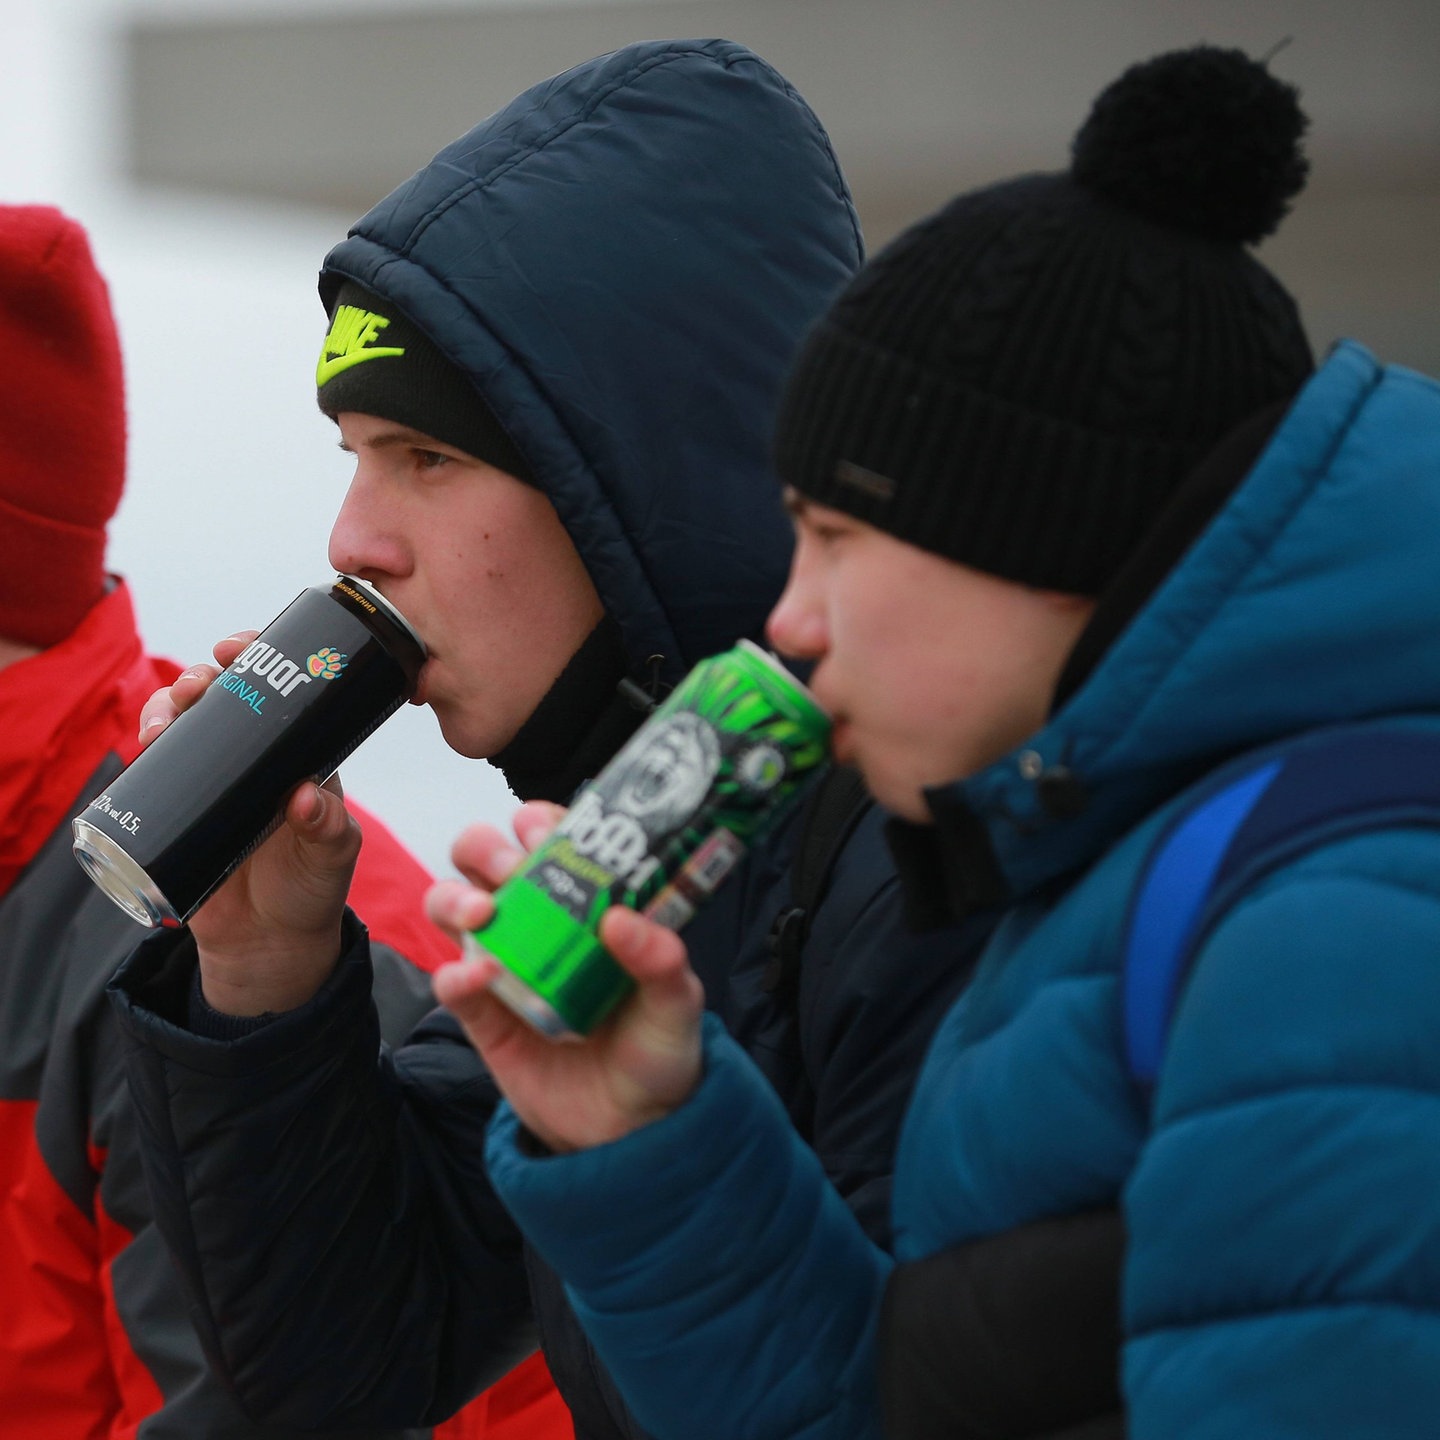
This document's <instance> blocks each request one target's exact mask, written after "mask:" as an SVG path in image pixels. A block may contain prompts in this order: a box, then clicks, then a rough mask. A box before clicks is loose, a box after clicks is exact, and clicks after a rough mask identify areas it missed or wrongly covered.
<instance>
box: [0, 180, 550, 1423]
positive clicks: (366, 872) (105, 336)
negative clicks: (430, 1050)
mask: <svg viewBox="0 0 1440 1440" xmlns="http://www.w3.org/2000/svg"><path fill="white" fill-rule="evenodd" d="M0 347H3V350H4V353H5V355H6V359H7V363H6V367H5V384H4V386H3V387H0V457H3V458H0V555H3V556H4V563H3V565H0V1295H3V1296H4V1303H3V1305H0V1432H3V1434H4V1435H5V1437H6V1440H122V1437H148V1440H161V1437H182V1436H183V1437H186V1440H206V1437H220V1436H225V1437H227V1440H241V1437H261V1436H277V1435H278V1434H279V1433H280V1432H278V1431H275V1430H273V1429H271V1428H269V1427H264V1426H258V1425H255V1424H253V1423H252V1422H250V1421H249V1420H247V1419H246V1418H245V1416H244V1415H243V1413H242V1412H241V1410H240V1408H239V1406H238V1404H237V1402H236V1401H235V1399H234V1398H233V1397H232V1396H231V1395H230V1394H229V1392H228V1391H226V1390H225V1389H223V1388H222V1387H221V1386H220V1385H219V1383H218V1382H217V1381H216V1380H215V1379H214V1378H213V1376H212V1375H211V1374H210V1372H209V1371H208V1369H207V1367H206V1365H205V1361H204V1358H203V1356H202V1354H201V1351H200V1346H199V1344H198V1342H197V1340H196V1338H195V1334H194V1331H193V1328H192V1325H191V1322H190V1319H189V1317H188V1315H187V1313H186V1307H185V1302H184V1300H183V1297H182V1295H181V1291H180V1287H179V1285H178V1283H177V1281H176V1278H175V1274H174V1269H173V1266H172V1264H171V1262H170V1260H169V1257H168V1256H167V1255H166V1254H164V1253H163V1250H162V1247H161V1244H160V1240H159V1237H158V1235H157V1234H156V1232H155V1229H154V1225H153V1223H152V1220H151V1216H150V1207H149V1198H148V1195H147V1193H146V1189H145V1183H144V1178H143V1175H142V1172H141V1165H140V1157H139V1152H138V1149H137V1144H136V1136H135V1128H136V1124H135V1118H134V1113H133V1111H132V1109H131V1105H130V1097H129V1092H128V1091H127V1089H126V1086H125V1083H124V1077H123V1072H122V1068H121V1054H120V1037H119V1033H118V1030H117V1028H116V1026H115V1024H114V1021H113V1019H112V1014H111V1011H110V1008H109V1006H108V1005H107V1004H106V1003H105V999H104V988H105V983H106V981H107V980H108V979H109V977H110V974H111V973H112V971H113V970H114V969H115V967H116V966H117V965H118V963H119V962H120V960H121V959H123V958H124V956H125V955H126V954H127V953H128V951H129V950H131V949H132V948H133V947H134V944H135V941H136V939H137V938H138V936H139V933H140V932H139V931H138V930H137V928H136V926H135V924H134V922H133V921H132V920H130V919H129V918H128V917H127V916H126V915H125V914H124V913H123V912H122V911H121V910H119V909H118V908H117V907H116V906H115V905H113V904H112V903H111V902H110V901H109V900H108V899H107V898H106V897H105V896H104V895H103V894H102V893H101V892H100V891H99V890H98V889H96V888H95V887H94V886H93V885H92V884H91V883H90V881H89V880H88V879H87V878H86V876H85V875H84V873H83V872H82V871H81V869H80V867H79V866H78V865H77V864H76V863H75V861H74V859H73V857H72V855H71V850H70V838H71V837H70V820H71V818H72V816H74V815H75V814H76V813H77V811H78V810H79V809H80V808H81V806H83V805H84V803H85V802H86V801H87V800H88V799H89V798H90V797H91V796H92V795H93V794H94V793H95V792H96V791H97V790H98V789H100V788H102V786H103V785H104V783H105V782H106V781H107V780H109V779H110V778H111V777H113V776H114V775H115V774H117V773H118V772H119V770H120V769H121V768H122V767H123V766H124V765H125V764H126V763H127V762H128V761H129V760H131V759H132V758H133V757H134V755H135V754H136V753H137V752H138V750H139V748H140V747H139V740H138V735H137V730H138V719H139V715H140V710H141V707H142V705H143V704H144V702H145V700H146V698H147V697H148V696H149V695H150V694H151V692H152V691H154V690H155V689H156V687H157V686H161V685H168V684H170V683H171V682H172V681H173V680H175V679H176V677H177V676H178V674H179V673H180V672H179V666H177V665H175V664H173V663H172V662H170V661H168V660H164V659H160V658H158V657H155V656H152V655H150V654H148V653H147V652H146V650H145V647H144V646H143V644H142V642H141V639H140V636H139V633H138V631H137V628H136V621H135V611H134V607H133V605H132V602H131V597H130V592H129V589H128V587H127V586H126V584H125V582H124V580H123V579H121V578H119V577H118V576H114V575H111V574H109V573H107V571H106V569H105V541H106V527H107V525H108V522H109V520H110V518H111V516H112V515H113V513H114V511H115V509H116V507H117V505H118V504H119V502H120V497H121V493H122V490H123V487H124V480H125V400H124V382H123V372H122V364H121V355H120V344H119V339H118V337H117V334H116V330H115V325H114V321H113V318H112V316H111V311H110V303H109V296H108V291H107V288H106V284H105V280H104V278H103V277H102V275H101V274H100V272H99V271H98V270H97V268H96V266H95V263H94V260H93V258H92V255H91V250H90V245H89V241H88V239H87V237H86V234H85V231H84V230H83V229H82V228H81V226H80V225H78V224H77V223H76V222H75V221H73V220H71V219H69V218H68V217H67V216H65V215H63V214H62V213H61V212H60V211H58V210H55V209H53V208H50V207H47V206H0ZM352 809H354V807H352ZM355 813H356V814H357V815H358V818H359V820H360V824H361V828H362V830H363V833H364V845H363V848H362V851H361V856H360V861H359V868H358V871H357V875H356V882H355V889H354V891H353V892H352V894H353V896H354V897H355V903H356V908H357V911H358V913H359V914H360V915H361V917H362V918H363V919H364V921H365V923H366V925H367V926H368V928H369V930H370V934H371V937H372V942H373V943H374V944H375V946H376V953H377V958H378V964H377V970H376V983H375V993H376V999H377V1002H378V1004H379V1008H380V1014H381V1020H382V1028H383V1029H384V1030H385V1031H386V1032H387V1033H388V1034H389V1035H390V1036H391V1037H392V1038H393V1037H398V1036H400V1035H403V1034H404V1033H405V1032H406V1031H407V1030H408V1029H409V1028H410V1027H411V1025H413V1024H414V1022H415V1021H416V1020H417V1019H418V1018H419V1017H420V1016H421V1015H423V1014H424V1013H425V1012H426V1011H427V1010H428V1009H429V1008H430V1006H431V1004H432V1003H433V1002H432V1000H431V998H430V989H429V980H428V976H427V973H426V972H428V971H430V970H433V969H434V968H435V967H436V966H437V965H439V964H440V963H442V962H443V961H445V960H447V959H449V958H451V956H452V955H453V949H452V947H451V946H450V943H449V941H448V940H446V939H445V938H444V937H443V936H442V935H441V933H440V932H439V931H438V930H436V929H435V928H434V927H432V926H431V925H430V924H429V923H428V922H427V921H426V920H425V919H424V917H423V914H422V911H421V897H422V896H423V894H424V891H425V889H426V888H427V886H428V884H429V879H430V877H429V876H428V875H427V874H426V872H425V870H424V869H423V868H422V867H421V865H420V864H419V863H418V862H417V861H416V860H415V859H414V858H413V857H412V856H411V855H410V854H409V853H408V852H407V851H406V850H405V849H404V848H403V847H402V846H401V845H400V843H399V842H398V841H397V840H396V839H395V837H394V836H393V835H392V834H391V833H390V832H389V831H388V830H387V829H386V828H385V827H384V826H383V825H382V824H381V823H380V822H379V821H378V820H376V819H375V818H374V817H373V816H370V815H368V814H366V813H365V812H364V811H362V810H358V809H355ZM350 1433H351V1435H352V1436H353V1435H354V1433H355V1432H350ZM372 1433H379V1432H372ZM390 1433H398V1432H390ZM434 1434H435V1437H436V1440H521V1437H524V1440H559V1437H562V1436H563V1437H567V1440H568V1437H569V1436H570V1435H571V1434H572V1431H571V1428H570V1424H569V1419H568V1413H567V1412H566V1410H565V1408H564V1406H563V1404H562V1403H561V1401H560V1399H559V1397H558V1395H556V1393H555V1391H554V1387H553V1385H552V1384H551V1382H550V1379H549V1375H548V1373H547V1372H546V1370H545V1368H544V1364H543V1362H542V1361H541V1360H540V1358H539V1356H538V1355H537V1356H533V1357H532V1358H531V1359H530V1360H528V1361H526V1362H524V1363H523V1364H522V1365H521V1366H520V1367H518V1368H517V1369H516V1370H515V1371H512V1372H511V1374H510V1375H509V1376H507V1377H505V1379H503V1380H501V1381H500V1382H499V1383H498V1384H497V1385H495V1386H494V1387H492V1389H491V1390H489V1391H487V1392H485V1393H484V1394H482V1395H481V1396H479V1397H478V1398H477V1399H476V1400H475V1401H474V1402H473V1403H472V1404H471V1405H470V1406H468V1407H467V1408H466V1409H465V1410H463V1411H461V1412H460V1414H459V1415H457V1416H456V1417H455V1418H454V1419H453V1420H451V1421H449V1422H447V1424H446V1425H444V1426H442V1427H440V1428H439V1429H438V1430H436V1431H435V1432H434Z"/></svg>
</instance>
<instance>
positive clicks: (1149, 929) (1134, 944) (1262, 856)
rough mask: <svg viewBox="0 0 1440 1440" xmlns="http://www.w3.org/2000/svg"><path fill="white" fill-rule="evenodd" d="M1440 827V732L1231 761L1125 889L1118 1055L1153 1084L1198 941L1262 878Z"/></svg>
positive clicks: (1300, 745)
mask: <svg viewBox="0 0 1440 1440" xmlns="http://www.w3.org/2000/svg"><path fill="white" fill-rule="evenodd" d="M1417 824H1418V825H1440V737H1436V736H1434V735H1429V734H1419V733H1415V732H1411V731H1399V730H1376V729H1373V728H1370V727H1365V728H1355V729H1344V730H1334V731H1326V732H1318V733H1317V734H1316V735H1313V736H1308V737H1306V738H1305V739H1304V740H1300V741H1297V742H1294V743H1293V744H1291V745H1289V746H1287V747H1285V748H1282V749H1279V750H1273V751H1269V752H1266V753H1264V754H1262V755H1260V756H1258V757H1252V758H1250V759H1248V760H1245V761H1241V762H1238V763H1237V764H1236V765H1234V766H1230V767H1227V768H1226V769H1225V770H1224V771H1223V772H1221V773H1220V774H1219V775H1218V776H1216V777H1215V778H1214V779H1213V780H1211V781H1210V782H1208V783H1207V784H1206V785H1205V786H1204V787H1203V788H1202V789H1201V790H1200V791H1199V792H1198V793H1197V794H1196V796H1195V797H1194V798H1193V799H1192V800H1191V802H1190V803H1189V804H1188V805H1186V806H1184V807H1183V808H1182V809H1181V811H1180V813H1179V814H1178V815H1177V816H1176V817H1175V818H1174V820H1173V821H1172V822H1171V824H1170V825H1169V827H1168V828H1167V829H1166V830H1164V831H1163V832H1162V833H1161V835H1160V837H1159V839H1158V840H1157V841H1156V843H1155V846H1154V848H1153V849H1152V850H1151V852H1150V855H1149V857H1148V859H1147V860H1146V862H1145V865H1144V866H1143V867H1142V869H1141V872H1140V878H1139V880H1138V882H1137V884H1136V886H1135V889H1134V891H1133V893H1132V898H1131V905H1130V915H1129V919H1128V922H1127V926H1126V934H1125V942H1124V959H1123V964H1122V970H1121V997H1122V1002H1121V1003H1122V1006H1123V1013H1124V1029H1125V1058H1126V1063H1127V1065H1128V1066H1129V1069H1130V1073H1131V1075H1132V1076H1133V1077H1134V1078H1135V1080H1136V1081H1138V1082H1139V1084H1140V1085H1141V1086H1143V1087H1145V1088H1147V1089H1148V1088H1149V1087H1151V1086H1153V1085H1154V1083H1155V1080H1156V1077H1157V1076H1158V1075H1159V1073H1160V1062H1161V1060H1162V1058H1163V1056H1164V1053H1165V1041H1166V1037H1167V1036H1168V1034H1169V1030H1170V1022H1171V1020H1172V1018H1173V1016H1174V1013H1175V1009H1176V1006H1177V1005H1178V1003H1179V999H1180V995H1181V992H1182V991H1183V989H1184V986H1185V981H1186V978H1187V976H1188V974H1189V970H1190V966H1191V964H1192V962H1193V959H1194V956H1195V953H1196V952H1197V950H1198V949H1199V945H1200V941H1201V940H1202V939H1203V937H1204V935H1205V933H1206V932H1207V931H1208V930H1209V928H1210V926H1211V925H1212V924H1213V923H1214V922H1215V920H1216V919H1217V918H1218V917H1219V916H1220V915H1222V914H1223V913H1224V912H1225V911H1226V909H1228V908H1229V906H1230V905H1231V904H1233V903H1234V901H1235V899H1236V898H1237V897H1238V896H1239V895H1240V894H1241V893H1242V892H1243V891H1244V890H1245V889H1246V888H1247V887H1248V886H1250V885H1252V884H1254V883H1255V881H1256V880H1258V879H1259V878H1260V877H1261V876H1262V875H1264V874H1266V873H1268V872H1269V871H1270V870H1273V869H1275V868H1276V867H1277V866H1279V865H1282V864H1284V863H1285V862H1286V861H1288V860H1290V859H1292V858H1294V857H1295V856H1296V855H1299V854H1301V853H1303V852H1304V851H1305V850H1307V849H1310V848H1312V847H1314V846H1316V845H1318V844H1321V843H1324V842H1326V841H1330V840H1335V839H1339V838H1340V837H1342V836H1344V835H1349V834H1353V833H1355V832H1357V831H1360V830H1366V829H1377V828H1380V827H1382V826H1393V825H1417Z"/></svg>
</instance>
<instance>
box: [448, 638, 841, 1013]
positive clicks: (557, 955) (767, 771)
mask: <svg viewBox="0 0 1440 1440" xmlns="http://www.w3.org/2000/svg"><path fill="white" fill-rule="evenodd" d="M829 738H830V720H829V717H828V716H826V714H825V712H824V711H823V710H821V708H820V707H819V705H817V704H816V702H815V700H814V698H813V697H812V696H811V695H810V692H809V691H808V690H806V689H805V687H804V686H803V685H801V684H800V682H799V681H798V680H797V679H796V678H795V677H794V676H793V675H791V674H790V673H789V671H787V670H785V669H783V668H782V667H781V666H780V664H779V663H778V662H777V661H776V660H775V659H774V658H773V657H772V656H770V655H769V654H767V653H766V652H765V651H764V650H762V649H760V647H759V646H758V645H754V644H752V643H751V642H750V641H748V640H743V641H741V642H740V644H739V645H738V646H736V648H735V649H733V650H729V651H726V652H725V653H724V654H723V655H717V656H715V657H713V658H712V659H709V660H704V661H702V662H701V663H700V664H699V665H697V666H696V667H695V668H694V669H693V670H691V672H690V673H689V675H687V676H686V677H685V679H684V680H682V681H681V682H680V684H679V685H678V686H677V687H676V688H675V690H674V691H673V692H672V694H671V695H670V696H669V697H668V698H667V699H666V700H665V702H664V703H663V704H662V705H661V706H660V707H659V708H658V709H657V710H656V711H655V713H654V714H653V715H652V716H651V717H650V718H649V719H648V720H647V721H646V722H645V724H644V725H642V726H641V727H640V729H639V730H637V731H636V732H635V734H634V735H633V736H632V737H631V738H630V740H629V741H628V743H627V744H626V745H625V747H624V748H623V749H622V750H621V751H620V752H619V754H617V755H616V756H615V758H614V759H613V760H611V761H610V763H609V764H608V765H607V766H606V767H605V768H604V769H603V770H602V771H601V772H600V774H599V775H597V776H596V777H595V779H594V780H592V781H591V782H590V783H589V785H587V786H586V787H585V788H584V789H583V790H582V791H581V792H580V794H579V795H578V796H577V797H576V799H575V802H574V804H573V805H571V807H570V810H569V812H568V813H567V814H566V816H565V818H564V820H562V821H561V822H560V824H559V825H558V826H557V827H556V829H555V830H554V831H553V832H552V833H551V834H550V835H549V836H547V837H546V839H545V840H544V841H543V843H542V844H540V845H539V846H538V847H537V848H536V850H535V852H534V853H533V854H532V855H530V856H529V857H528V858H527V859H526V861H525V862H524V863H523V864H522V866H521V867H520V869H519V870H517V871H516V872H515V873H514V874H513V875H512V876H510V878H509V879H507V880H506V881H505V883H504V884H503V885H502V886H501V887H500V888H499V889H498V890H497V891H496V892H495V915H494V918H493V919H492V920H490V922H489V923H488V924H486V925H485V926H483V927H481V929H479V930H476V931H474V932H472V934H471V935H469V936H467V937H466V941H467V949H470V950H471V951H472V952H473V951H475V950H480V951H483V952H484V953H486V954H488V955H491V956H493V957H494V958H495V959H496V960H498V961H499V962H500V964H501V965H502V966H504V967H505V968H504V969H503V970H502V971H501V973H500V974H499V975H498V976H497V977H496V978H495V979H494V980H493V981H492V982H491V987H490V988H491V989H492V991H493V992H494V994H495V995H496V996H497V998H499V999H500V1000H503V1001H504V1002H505V1004H506V1005H508V1006H509V1007H510V1008H511V1009H512V1010H514V1011H516V1013H517V1014H519V1015H521V1016H523V1017H524V1018H525V1019H526V1020H528V1021H529V1022H530V1023H531V1024H532V1025H534V1026H535V1027H536V1028H537V1029H539V1030H541V1031H543V1032H544V1033H545V1034H547V1035H551V1036H555V1037H563V1036H567V1035H584V1034H588V1033H589V1031H590V1030H592V1029H593V1028H594V1027H595V1026H596V1025H597V1024H599V1022H600V1021H601V1020H602V1019H603V1018H604V1017H605V1015H607V1014H608V1013H609V1011H610V1010H611V1009H613V1008H614V1006H615V1005H616V1004H617V1003H618V1002H619V1001H620V1000H621V999H623V998H624V997H625V996H626V995H627V994H629V992H630V990H631V988H632V982H631V980H630V977H629V976H628V975H626V974H625V972H624V971H623V970H621V968H620V967H619V966H618V965H617V964H616V963H615V961H614V960H613V959H612V958H611V957H610V955H609V953H608V952H607V951H606V949H605V947H604V946H603V945H601V943H600V939H599V936H598V934H597V928H598V926H599V924H600V917H601V916H602V915H603V914H604V913H605V911H606V910H608V909H609V908H610V906H612V905H627V906H629V907H631V908H632V909H635V910H640V911H642V912H643V913H644V914H646V915H649V916H650V917H651V918H652V919H654V920H656V921H658V922H659V923H660V924H662V925H666V926H669V927H670V928H671V929H673V930H678V929H679V928H680V927H681V926H682V925H684V924H685V922H686V921H687V920H689V919H690V917H691V916H692V915H694V913H695V911H696V909H697V908H698V907H699V906H700V905H702V904H703V903H704V902H705V901H706V900H707V899H708V898H709V897H710V896H711V895H712V894H713V893H714V891H715V889H716V887H717V886H718V885H719V884H720V882H721V881H722V880H723V879H724V878H725V876H727V875H728V874H729V873H730V871H731V870H732V869H734V867H735V865H736V864H737V863H738V862H739V861H740V859H741V858H742V857H743V856H744V855H745V853H746V851H747V850H748V849H749V847H750V846H751V845H752V844H753V843H754V842H755V841H756V840H757V839H758V838H759V837H760V836H761V835H762V834H763V833H764V832H765V831H766V830H768V829H769V828H770V827H771V826H772V825H773V824H774V823H775V821H776V820H777V818H778V817H779V816H780V815H781V814H783V813H784V812H785V811H786V810H787V809H788V808H789V807H790V806H791V805H792V804H793V803H794V802H795V801H796V800H797V799H798V798H799V796H800V795H801V793H802V792H803V790H804V789H805V788H806V786H807V785H808V784H809V782H810V781H811V780H812V779H813V778H814V777H815V776H816V775H817V774H818V773H819V771H820V768H821V766H822V765H823V764H824V762H825V759H826V756H827V754H828V747H829Z"/></svg>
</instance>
